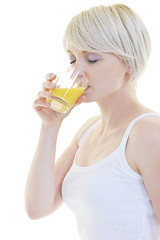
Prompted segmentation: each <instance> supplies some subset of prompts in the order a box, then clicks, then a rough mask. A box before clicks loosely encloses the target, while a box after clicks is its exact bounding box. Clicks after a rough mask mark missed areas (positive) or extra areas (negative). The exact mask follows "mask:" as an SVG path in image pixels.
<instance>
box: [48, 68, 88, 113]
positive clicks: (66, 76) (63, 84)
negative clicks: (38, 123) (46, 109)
mask: <svg viewBox="0 0 160 240" xmlns="http://www.w3.org/2000/svg"><path fill="white" fill-rule="evenodd" d="M54 83H55V84H56V88H55V89H53V90H49V92H50V93H51V97H49V98H47V100H46V102H48V103H50V104H51V106H50V107H51V108H52V109H53V110H54V111H56V112H60V113H66V112H68V111H69V110H70V109H71V107H72V106H73V104H74V103H75V102H76V101H77V99H78V98H79V97H80V95H81V94H82V93H83V92H84V91H85V89H86V88H87V77H86V76H85V75H84V74H82V73H80V71H79V70H75V69H73V68H72V69H71V68H67V69H65V70H64V69H63V71H61V72H60V73H59V74H58V75H57V77H56V79H55V80H54Z"/></svg>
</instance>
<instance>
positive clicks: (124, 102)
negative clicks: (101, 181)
mask: <svg viewBox="0 0 160 240" xmlns="http://www.w3.org/2000/svg"><path fill="white" fill-rule="evenodd" d="M68 55H69V58H70V63H71V66H72V67H73V69H78V70H79V71H80V72H81V74H82V75H83V74H85V75H86V76H87V78H88V88H87V90H86V91H85V92H84V93H83V95H82V96H81V97H80V98H79V99H78V101H77V102H76V104H75V105H74V106H73V108H74V107H76V105H78V104H80V103H81V102H84V101H85V102H93V101H94V102H96V103H97V104H98V106H99V108H100V116H96V117H93V118H91V119H89V120H88V121H87V122H86V123H85V124H84V125H83V126H82V127H81V128H80V129H79V131H78V132H77V134H76V135H75V136H74V138H73V141H72V142H71V144H70V145H69V146H68V148H67V149H66V150H65V151H64V153H63V154H62V155H61V157H60V158H59V159H58V161H56V163H55V149H56V141H57V135H58V132H59V128H60V126H61V123H62V121H63V119H64V118H65V117H67V115H68V114H69V113H68V114H65V115H64V114H58V113H56V112H54V111H53V110H51V109H50V107H49V104H47V103H46V102H45V101H46V98H47V97H48V96H50V95H49V92H48V91H49V89H54V88H55V84H54V78H55V76H54V75H53V74H49V75H47V81H46V82H45V83H44V84H43V90H42V91H41V92H39V94H38V99H37V100H36V101H35V102H34V109H35V111H36V112H37V113H38V114H39V116H40V118H41V120H42V129H41V134H40V140H39V144H38V146H37V150H36V153H35V157H34V159H33V162H32V166H31V170H30V174H29V177H28V180H27V185H26V210H27V212H28V215H29V216H30V217H31V218H32V219H35V218H41V217H44V216H46V215H48V214H50V213H52V212H53V211H55V210H56V209H57V208H58V207H59V206H60V205H61V204H62V203H63V199H62V195H61V186H62V182H63V179H64V177H65V175H66V173H67V172H68V171H69V169H70V167H71V165H72V163H73V159H74V156H75V153H76V151H77V150H78V155H77V159H76V163H77V164H78V165H80V166H83V167H85V166H89V165H92V164H94V163H96V162H98V161H100V160H101V159H102V158H103V157H104V156H107V155H109V154H110V153H111V152H112V151H114V150H115V149H116V148H117V147H118V146H119V144H120V141H121V139H122V136H123V134H124V132H125V130H126V128H127V126H128V125H129V123H130V122H131V121H132V120H133V119H134V118H136V117H137V116H139V115H141V114H143V113H147V112H153V111H152V110H151V109H149V108H147V107H145V106H143V105H142V104H141V103H140V102H139V101H138V99H137V96H136V92H135V88H133V87H131V86H130V85H129V84H128V80H129V77H130V73H129V67H128V66H127V65H126V64H125V63H124V62H123V61H122V60H121V59H120V58H118V57H117V56H115V55H114V54H111V53H88V52H83V51H80V50H78V49H76V48H75V47H74V46H72V45H69V47H68ZM52 81H53V82H52ZM98 119H101V123H100V124H98V125H97V127H96V128H95V129H94V130H93V131H92V133H91V134H89V135H88V136H87V138H86V139H85V141H84V142H83V144H82V145H81V147H80V148H79V146H78V141H79V138H80V137H81V135H82V134H83V132H85V131H86V130H87V129H88V128H89V127H90V126H91V125H92V124H93V123H94V122H96V121H97V120H98ZM88 141H89V142H90V146H88V145H87V142H88ZM93 146H94V147H93ZM100 152H101V154H99V153H100ZM43 156H45V157H43ZM142 156H143V157H142ZM44 158H45V160H44ZM126 159H127V161H128V164H129V165H130V167H131V168H132V169H133V171H135V172H137V173H138V174H140V175H142V178H143V181H144V184H145V187H146V190H147V192H148V194H149V197H150V199H151V201H152V203H153V206H154V208H155V211H156V214H157V219H158V222H160V204H159V203H160V188H159V186H160V174H159V173H160V118H159V117H157V116H156V117H155V116H150V117H147V118H143V119H141V120H139V121H138V122H137V123H136V124H135V126H134V127H133V129H132V131H131V134H130V137H129V140H128V143H127V146H126ZM50 166H52V168H51V167H50ZM44 169H45V171H44ZM51 169H52V170H51ZM44 180H45V181H44ZM40 182H41V184H42V185H41V184H40ZM44 182H45V184H44ZM155 183H156V184H155ZM37 189H38V190H37ZM43 196H45V198H44V197H43Z"/></svg>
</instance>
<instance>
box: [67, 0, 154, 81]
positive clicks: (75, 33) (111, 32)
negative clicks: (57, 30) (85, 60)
mask: <svg viewBox="0 0 160 240" xmlns="http://www.w3.org/2000/svg"><path fill="white" fill-rule="evenodd" d="M63 43H64V48H65V50H67V45H68V43H70V44H73V46H75V47H77V48H78V49H80V50H82V51H91V52H99V51H100V52H103V53H114V54H116V55H117V56H119V57H120V58H121V59H123V60H124V61H125V63H126V64H127V65H128V66H129V69H130V80H129V82H130V83H132V84H133V83H136V79H137V78H138V77H139V76H140V74H141V73H142V72H143V70H144V68H145V66H146V63H147V60H148V57H149V55H150V49H151V43H150V37H149V34H148V31H147V29H146V27H145V25H144V23H143V22H142V20H141V19H140V17H139V16H138V15H137V14H136V13H135V12H134V11H133V10H131V9H130V8H129V7H128V6H126V5H123V4H115V5H112V6H103V5H100V6H96V7H92V8H90V9H89V10H86V11H83V12H82V13H80V14H78V15H76V16H75V17H73V18H72V20H71V21H70V23H69V24H68V26H67V28H66V32H65V34H64V39H63Z"/></svg>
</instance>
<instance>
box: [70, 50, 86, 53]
mask: <svg viewBox="0 0 160 240" xmlns="http://www.w3.org/2000/svg"><path fill="white" fill-rule="evenodd" d="M67 52H69V53H72V51H70V50H69V49H67ZM86 52H87V51H82V53H86Z"/></svg>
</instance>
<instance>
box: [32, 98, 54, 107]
mask: <svg viewBox="0 0 160 240" xmlns="http://www.w3.org/2000/svg"><path fill="white" fill-rule="evenodd" d="M42 107H45V108H48V107H50V103H47V102H45V101H43V100H42V99H37V100H36V101H34V103H33V108H35V109H39V108H42Z"/></svg>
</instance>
